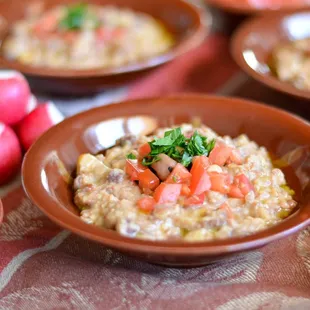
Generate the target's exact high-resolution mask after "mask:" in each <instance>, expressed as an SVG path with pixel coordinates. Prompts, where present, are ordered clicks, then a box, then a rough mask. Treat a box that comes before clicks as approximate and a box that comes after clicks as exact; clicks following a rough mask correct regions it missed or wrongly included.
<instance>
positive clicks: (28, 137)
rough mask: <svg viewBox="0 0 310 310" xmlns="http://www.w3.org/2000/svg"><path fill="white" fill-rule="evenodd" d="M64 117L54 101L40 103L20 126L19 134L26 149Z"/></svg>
mask: <svg viewBox="0 0 310 310" xmlns="http://www.w3.org/2000/svg"><path fill="white" fill-rule="evenodd" d="M63 119H64V117H63V115H62V114H61V113H60V111H59V110H58V109H57V108H56V106H55V105H54V104H53V103H52V102H49V103H45V104H43V105H39V106H38V107H37V108H36V109H34V110H33V111H32V112H31V113H30V114H28V115H27V116H26V117H25V118H24V119H23V120H22V121H21V123H20V125H19V126H18V129H17V131H18V135H19V138H20V141H21V143H22V145H23V147H24V149H25V150H28V149H29V147H30V146H31V145H32V143H33V142H35V140H36V139H37V138H39V136H41V134H43V133H44V132H45V131H46V130H47V129H49V128H50V127H52V126H53V125H56V124H57V123H59V122H61V121H62V120H63Z"/></svg>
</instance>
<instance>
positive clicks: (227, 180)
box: [208, 172, 232, 194]
mask: <svg viewBox="0 0 310 310" xmlns="http://www.w3.org/2000/svg"><path fill="white" fill-rule="evenodd" d="M208 174H209V177H210V181H211V190H212V191H216V192H220V193H223V194H227V193H228V192H229V189H230V184H231V183H232V180H231V176H230V175H229V174H228V173H218V172H208Z"/></svg>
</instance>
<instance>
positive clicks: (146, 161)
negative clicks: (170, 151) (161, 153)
mask: <svg viewBox="0 0 310 310" xmlns="http://www.w3.org/2000/svg"><path fill="white" fill-rule="evenodd" d="M159 160H160V158H159V157H158V156H153V157H151V156H147V157H144V158H143V159H142V165H144V166H151V165H153V164H154V163H156V162H157V161H159Z"/></svg>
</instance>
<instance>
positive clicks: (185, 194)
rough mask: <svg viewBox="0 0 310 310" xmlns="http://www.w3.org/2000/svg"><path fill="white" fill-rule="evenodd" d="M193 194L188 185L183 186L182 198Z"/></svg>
mask: <svg viewBox="0 0 310 310" xmlns="http://www.w3.org/2000/svg"><path fill="white" fill-rule="evenodd" d="M190 194H191V189H190V188H189V186H188V185H186V184H182V188H181V196H189V195H190Z"/></svg>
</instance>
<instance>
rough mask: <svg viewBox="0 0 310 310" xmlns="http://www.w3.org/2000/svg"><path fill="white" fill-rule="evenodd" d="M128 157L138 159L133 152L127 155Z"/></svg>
mask: <svg viewBox="0 0 310 310" xmlns="http://www.w3.org/2000/svg"><path fill="white" fill-rule="evenodd" d="M126 157H127V158H128V159H137V156H136V155H134V154H132V153H129V154H128V155H127V156H126Z"/></svg>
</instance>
